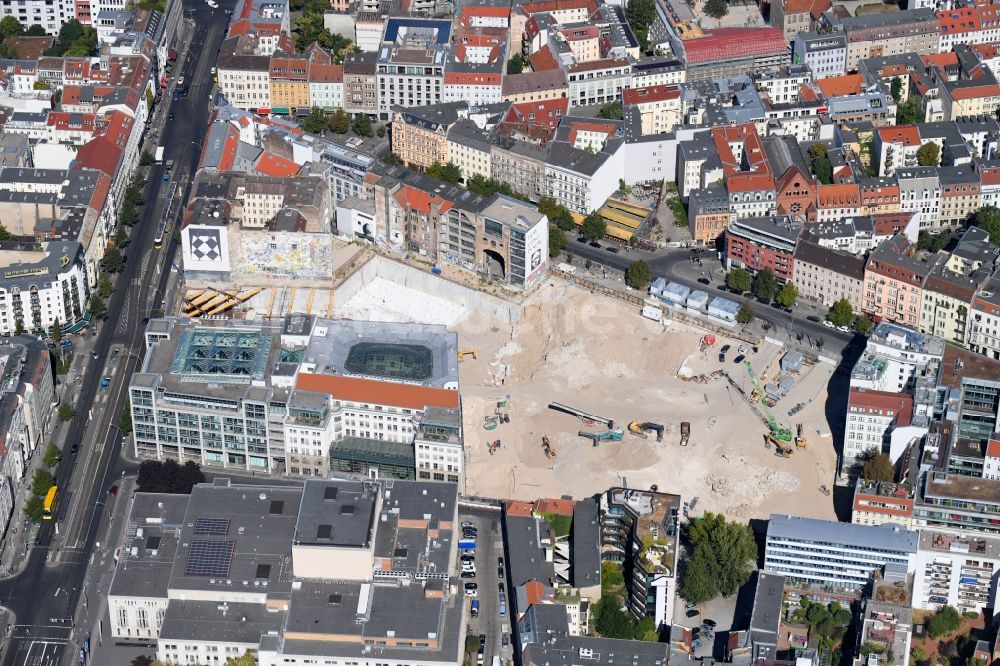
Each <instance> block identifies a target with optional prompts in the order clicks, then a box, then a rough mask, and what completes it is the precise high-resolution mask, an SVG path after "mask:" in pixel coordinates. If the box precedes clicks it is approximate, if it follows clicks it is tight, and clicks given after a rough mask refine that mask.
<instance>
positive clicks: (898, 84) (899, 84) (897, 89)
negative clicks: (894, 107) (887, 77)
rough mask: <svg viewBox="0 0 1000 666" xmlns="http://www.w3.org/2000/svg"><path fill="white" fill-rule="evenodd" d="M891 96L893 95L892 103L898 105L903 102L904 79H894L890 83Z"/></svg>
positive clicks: (896, 77)
mask: <svg viewBox="0 0 1000 666" xmlns="http://www.w3.org/2000/svg"><path fill="white" fill-rule="evenodd" d="M889 94H890V95H892V101H894V102H895V103H896V104H899V103H900V102H901V101H903V79H901V78H899V77H898V76H894V77H892V81H891V82H890V83H889Z"/></svg>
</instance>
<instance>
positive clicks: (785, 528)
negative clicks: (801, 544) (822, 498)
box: [767, 513, 918, 553]
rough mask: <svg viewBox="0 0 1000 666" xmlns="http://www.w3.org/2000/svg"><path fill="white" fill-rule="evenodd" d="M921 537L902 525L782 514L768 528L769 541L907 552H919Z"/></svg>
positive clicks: (772, 520) (774, 517)
mask: <svg viewBox="0 0 1000 666" xmlns="http://www.w3.org/2000/svg"><path fill="white" fill-rule="evenodd" d="M917 536H918V535H917V533H916V532H911V531H910V530H907V529H904V528H902V527H900V526H898V525H892V524H887V525H879V526H877V527H872V526H870V525H854V524H851V523H838V522H835V521H830V520H818V519H816V518H803V517H801V516H788V515H784V514H779V513H772V514H771V519H770V521H769V522H768V525H767V537H768V539H770V538H771V537H780V538H787V539H799V540H803V541H815V542H818V543H825V544H841V545H845V546H855V547H859V548H879V549H882V550H892V551H899V552H904V553H915V552H917Z"/></svg>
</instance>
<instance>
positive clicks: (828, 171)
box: [812, 155, 833, 185]
mask: <svg viewBox="0 0 1000 666" xmlns="http://www.w3.org/2000/svg"><path fill="white" fill-rule="evenodd" d="M812 174H813V175H814V176H815V177H816V180H818V181H819V182H820V183H822V184H823V185H830V184H832V183H833V164H832V163H831V162H830V158H829V157H826V156H825V155H824V156H823V157H817V158H816V159H814V160H813V161H812Z"/></svg>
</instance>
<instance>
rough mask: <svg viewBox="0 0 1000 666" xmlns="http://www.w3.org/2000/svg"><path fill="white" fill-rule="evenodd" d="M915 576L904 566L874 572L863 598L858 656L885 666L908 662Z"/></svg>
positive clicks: (897, 665)
mask: <svg viewBox="0 0 1000 666" xmlns="http://www.w3.org/2000/svg"><path fill="white" fill-rule="evenodd" d="M914 578H915V577H914V576H913V575H912V574H911V573H910V572H908V571H907V570H906V568H905V567H902V566H898V565H895V564H887V565H886V566H885V568H884V570H883V571H881V572H878V571H877V572H875V579H874V583H873V585H872V591H871V596H870V597H869V598H866V599H864V601H863V602H862V603H863V609H864V611H863V613H862V616H861V631H860V638H859V641H858V644H859V645H860V646H861V657H862V658H863V657H864V656H865V651H866V650H870V652H868V655H869V657H871V656H872V655H877V656H876V659H877V660H878V662H879V663H884V664H885V666H907V664H909V663H910V642H911V641H910V636H911V634H912V633H913V610H912V609H911V608H910V601H911V599H912V592H913V584H914Z"/></svg>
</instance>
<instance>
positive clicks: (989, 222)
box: [975, 206, 1000, 245]
mask: <svg viewBox="0 0 1000 666" xmlns="http://www.w3.org/2000/svg"><path fill="white" fill-rule="evenodd" d="M975 224H976V226H977V227H979V228H980V229H982V230H983V231H985V232H986V233H988V234H989V235H990V242H991V243H993V244H995V245H1000V208H997V207H996V206H984V207H982V208H980V209H979V210H978V211H976V219H975Z"/></svg>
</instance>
